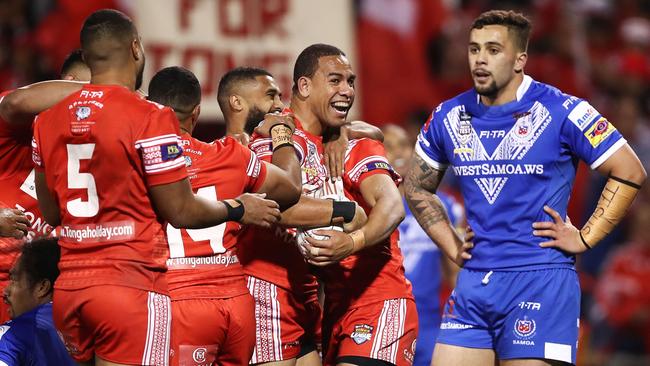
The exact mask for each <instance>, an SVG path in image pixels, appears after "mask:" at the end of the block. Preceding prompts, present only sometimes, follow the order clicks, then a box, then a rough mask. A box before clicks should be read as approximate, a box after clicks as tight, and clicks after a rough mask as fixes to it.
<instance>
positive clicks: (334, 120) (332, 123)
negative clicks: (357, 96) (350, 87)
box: [326, 108, 348, 127]
mask: <svg viewBox="0 0 650 366" xmlns="http://www.w3.org/2000/svg"><path fill="white" fill-rule="evenodd" d="M347 120H348V111H347V110H346V111H345V112H342V111H338V110H336V109H334V108H330V111H329V113H327V119H326V121H327V124H328V126H329V127H341V126H343V125H344V124H346V122H347Z"/></svg>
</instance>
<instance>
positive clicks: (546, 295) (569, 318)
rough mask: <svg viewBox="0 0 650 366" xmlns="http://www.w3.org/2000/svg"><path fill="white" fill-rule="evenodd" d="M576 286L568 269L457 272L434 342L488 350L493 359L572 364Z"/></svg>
mask: <svg viewBox="0 0 650 366" xmlns="http://www.w3.org/2000/svg"><path fill="white" fill-rule="evenodd" d="M579 317H580V284H579V283H578V276H577V274H576V272H575V270H573V269H572V268H553V269H541V270H529V271H493V272H492V271H491V272H484V271H474V270H468V269H463V270H461V271H460V273H459V275H458V281H457V284H456V289H455V290H454V291H453V292H452V294H451V296H450V298H449V300H448V301H447V304H446V305H445V310H444V313H443V318H442V323H441V324H440V334H439V335H438V340H437V342H438V343H444V344H450V345H455V346H460V347H469V348H486V349H493V350H495V352H496V355H497V358H499V359H502V360H503V359H521V358H542V359H549V360H559V361H564V362H570V363H573V364H575V362H576V349H577V346H578V344H577V343H578V328H579V326H580V319H579Z"/></svg>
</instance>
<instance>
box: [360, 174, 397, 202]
mask: <svg viewBox="0 0 650 366" xmlns="http://www.w3.org/2000/svg"><path fill="white" fill-rule="evenodd" d="M359 188H360V191H361V195H362V196H363V199H364V200H365V201H366V203H368V205H369V206H370V207H373V208H374V207H375V206H377V203H378V202H380V201H381V202H382V203H386V204H387V206H392V207H394V208H395V209H396V210H399V208H401V207H402V197H401V195H400V193H399V190H398V189H397V185H396V184H395V182H394V181H393V178H392V177H391V176H390V175H389V174H386V173H383V172H382V173H378V174H373V175H371V176H369V177H367V178H365V179H363V180H362V181H361V184H360V185H359Z"/></svg>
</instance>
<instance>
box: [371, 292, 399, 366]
mask: <svg viewBox="0 0 650 366" xmlns="http://www.w3.org/2000/svg"><path fill="white" fill-rule="evenodd" d="M405 321H406V299H403V298H401V299H390V300H385V301H384V306H383V307H382V309H381V315H380V316H379V320H378V321H377V330H376V332H375V338H374V339H373V341H372V349H371V351H370V357H371V358H375V359H378V360H383V361H386V362H390V363H392V364H396V363H397V351H398V349H399V340H400V338H402V337H403V336H404V324H405Z"/></svg>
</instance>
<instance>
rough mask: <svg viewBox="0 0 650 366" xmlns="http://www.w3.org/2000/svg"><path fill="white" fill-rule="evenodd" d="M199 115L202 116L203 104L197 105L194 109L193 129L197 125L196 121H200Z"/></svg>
mask: <svg viewBox="0 0 650 366" xmlns="http://www.w3.org/2000/svg"><path fill="white" fill-rule="evenodd" d="M199 115H201V103H199V104H197V105H196V107H194V109H192V127H194V126H195V125H196V121H198V120H199Z"/></svg>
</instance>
